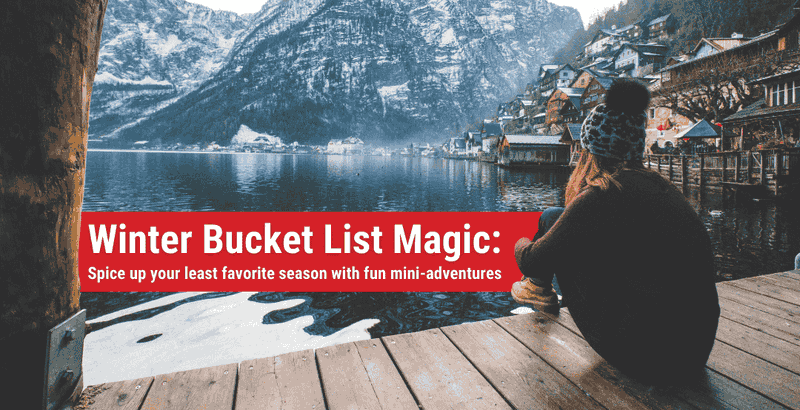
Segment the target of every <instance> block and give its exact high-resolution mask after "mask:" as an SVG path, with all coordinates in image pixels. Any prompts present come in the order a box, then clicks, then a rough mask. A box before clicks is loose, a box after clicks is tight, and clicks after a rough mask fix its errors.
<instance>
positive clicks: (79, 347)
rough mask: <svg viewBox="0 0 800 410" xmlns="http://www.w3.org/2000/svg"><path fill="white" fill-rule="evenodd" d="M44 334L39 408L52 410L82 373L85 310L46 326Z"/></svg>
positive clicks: (67, 394)
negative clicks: (46, 332) (45, 345)
mask: <svg viewBox="0 0 800 410" xmlns="http://www.w3.org/2000/svg"><path fill="white" fill-rule="evenodd" d="M47 336H48V337H47V352H46V356H45V364H44V366H45V368H44V395H43V396H44V400H43V402H42V408H43V409H44V410H54V409H56V406H60V405H62V404H64V400H66V399H67V398H69V397H70V395H71V394H72V392H73V391H74V390H75V385H76V384H77V383H78V382H79V381H80V380H81V377H82V376H83V366H82V364H83V339H84V338H85V337H86V309H83V310H81V311H80V312H78V313H76V314H75V315H73V316H72V317H70V318H69V319H67V320H65V321H63V322H61V324H59V325H58V326H56V327H54V328H52V329H50V331H49V332H48V335H47ZM81 387H82V386H81Z"/></svg>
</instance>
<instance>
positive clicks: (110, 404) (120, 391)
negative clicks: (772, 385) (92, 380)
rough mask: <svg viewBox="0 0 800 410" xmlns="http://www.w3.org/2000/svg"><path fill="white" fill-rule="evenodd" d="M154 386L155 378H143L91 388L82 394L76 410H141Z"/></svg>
mask: <svg viewBox="0 0 800 410" xmlns="http://www.w3.org/2000/svg"><path fill="white" fill-rule="evenodd" d="M152 384H153V377H143V378H141V379H136V380H125V381H120V382H114V383H103V384H100V385H97V386H89V387H87V388H86V389H85V390H84V391H83V392H82V393H81V396H80V397H79V398H78V403H77V405H76V406H75V408H76V409H80V410H105V409H119V410H139V407H140V406H141V405H142V403H143V402H144V398H145V396H146V395H147V391H148V390H150V386H151V385H152Z"/></svg>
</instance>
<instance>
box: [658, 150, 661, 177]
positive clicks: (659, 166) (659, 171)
mask: <svg viewBox="0 0 800 410" xmlns="http://www.w3.org/2000/svg"><path fill="white" fill-rule="evenodd" d="M658 173H659V174H660V173H661V155H659V156H658Z"/></svg>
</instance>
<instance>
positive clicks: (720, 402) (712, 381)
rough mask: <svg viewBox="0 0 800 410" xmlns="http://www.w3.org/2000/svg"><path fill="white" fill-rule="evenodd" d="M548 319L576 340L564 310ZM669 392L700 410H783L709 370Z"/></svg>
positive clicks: (571, 321) (578, 332)
mask: <svg viewBox="0 0 800 410" xmlns="http://www.w3.org/2000/svg"><path fill="white" fill-rule="evenodd" d="M550 316H551V317H554V319H556V320H557V321H558V323H559V324H561V325H563V326H565V327H567V326H568V327H569V328H570V330H571V331H573V332H575V333H576V334H577V335H578V336H580V331H579V330H578V327H577V325H575V322H574V321H573V320H572V316H570V314H569V311H568V310H567V309H561V314H560V315H559V316H558V317H555V316H553V315H550ZM716 343H720V342H716ZM672 392H673V393H674V394H676V395H677V396H680V397H681V398H683V399H684V400H686V401H688V402H689V403H691V404H692V405H694V406H696V407H698V408H703V409H734V408H736V409H742V410H745V409H761V408H783V406H780V405H776V404H775V403H774V402H773V401H772V400H769V399H767V398H766V397H764V396H763V395H761V394H759V393H757V392H755V391H753V390H752V389H750V388H747V387H745V386H743V385H742V384H741V383H737V382H736V381H734V380H731V379H730V378H728V377H726V376H724V375H722V374H719V373H718V372H715V371H714V370H712V369H709V368H706V370H705V376H704V378H703V379H701V380H699V381H698V382H697V383H694V384H692V385H689V386H683V387H681V388H675V389H673V390H672Z"/></svg>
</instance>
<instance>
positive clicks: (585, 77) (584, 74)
mask: <svg viewBox="0 0 800 410" xmlns="http://www.w3.org/2000/svg"><path fill="white" fill-rule="evenodd" d="M596 76H598V74H597V73H596V72H595V71H594V70H592V69H591V68H582V69H581V71H580V73H579V74H578V75H577V76H576V77H575V80H573V81H572V83H570V84H569V86H568V87H569V88H586V87H587V86H588V85H589V82H590V81H592V78H594V77H596Z"/></svg>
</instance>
